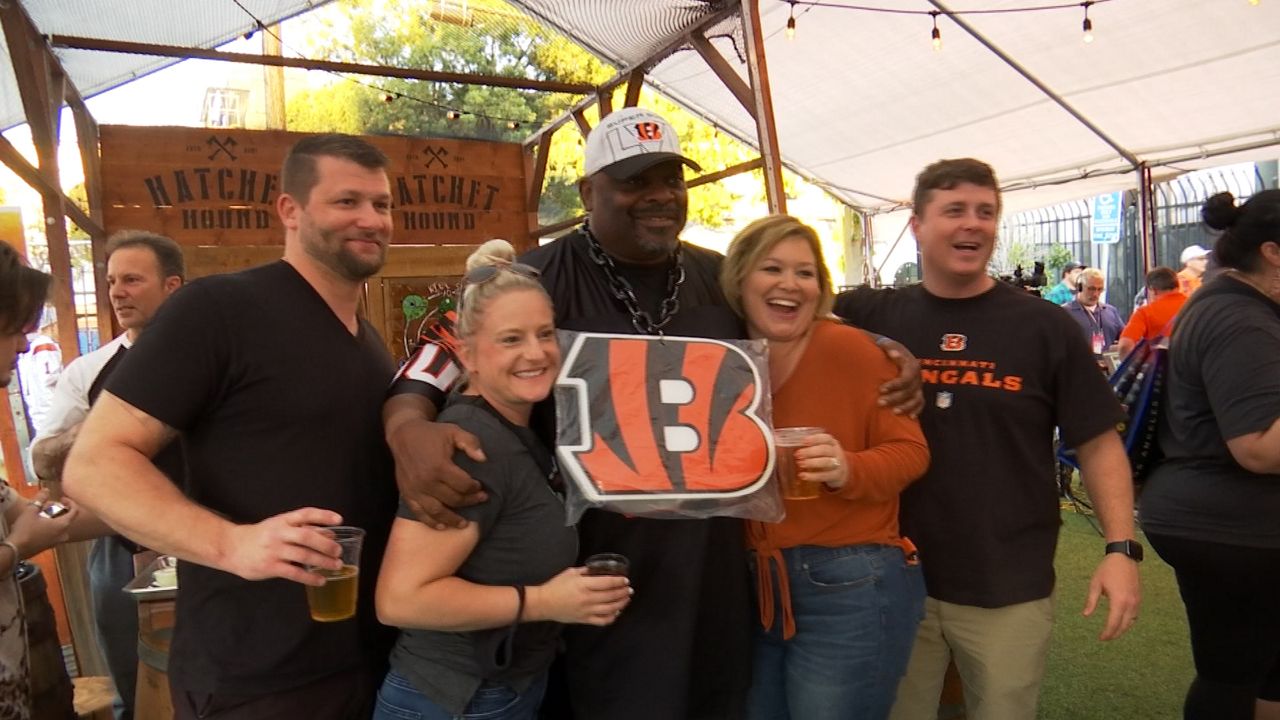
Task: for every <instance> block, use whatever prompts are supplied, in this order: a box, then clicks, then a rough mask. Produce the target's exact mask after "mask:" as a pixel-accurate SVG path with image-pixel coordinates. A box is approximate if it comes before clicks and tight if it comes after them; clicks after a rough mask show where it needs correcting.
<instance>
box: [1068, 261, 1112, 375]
mask: <svg viewBox="0 0 1280 720" xmlns="http://www.w3.org/2000/svg"><path fill="white" fill-rule="evenodd" d="M1106 287H1107V281H1106V279H1105V278H1103V276H1102V271H1101V270H1099V269H1097V268H1085V269H1084V270H1081V271H1080V276H1079V277H1078V278H1076V292H1077V295H1076V299H1075V300H1072V301H1071V302H1069V303H1067V304H1066V305H1063V306H1062V307H1063V309H1065V310H1066V311H1067V313H1068V314H1070V315H1071V318H1072V319H1073V320H1075V321H1076V324H1077V325H1079V326H1080V329H1081V330H1082V331H1083V332H1084V338H1085V340H1087V341H1088V342H1089V347H1090V348H1091V349H1092V350H1093V354H1094V356H1101V355H1102V353H1103V352H1105V351H1106V349H1107V348H1109V347H1111V346H1112V345H1114V344H1115V343H1116V341H1117V340H1119V339H1120V333H1121V332H1122V331H1123V330H1124V318H1122V317H1120V311H1119V310H1117V309H1116V306H1115V305H1111V304H1109V303H1105V302H1103V301H1102V291H1103V290H1105V289H1106Z"/></svg>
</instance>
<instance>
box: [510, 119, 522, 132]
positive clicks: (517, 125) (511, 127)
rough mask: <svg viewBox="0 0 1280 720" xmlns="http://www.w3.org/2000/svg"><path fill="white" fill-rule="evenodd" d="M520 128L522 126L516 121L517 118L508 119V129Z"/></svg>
mask: <svg viewBox="0 0 1280 720" xmlns="http://www.w3.org/2000/svg"><path fill="white" fill-rule="evenodd" d="M519 128H520V123H518V122H516V121H515V120H508V121H507V129H508V130H518V129H519Z"/></svg>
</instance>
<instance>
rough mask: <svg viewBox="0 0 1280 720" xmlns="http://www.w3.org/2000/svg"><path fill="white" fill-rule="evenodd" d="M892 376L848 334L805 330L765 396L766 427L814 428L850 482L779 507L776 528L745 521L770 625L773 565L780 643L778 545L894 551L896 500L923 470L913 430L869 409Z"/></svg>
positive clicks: (826, 326)
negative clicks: (830, 442) (791, 365)
mask: <svg viewBox="0 0 1280 720" xmlns="http://www.w3.org/2000/svg"><path fill="white" fill-rule="evenodd" d="M897 374H898V368H897V366H896V365H894V364H893V362H892V361H890V360H889V359H888V358H887V357H885V354H884V352H882V351H881V350H880V348H878V347H876V345H875V343H873V342H872V341H871V339H870V338H869V337H868V336H867V335H866V333H864V332H862V331H861V330H857V329H855V328H851V327H848V326H846V325H842V324H839V323H835V322H829V321H818V322H815V323H814V327H813V335H812V337H811V338H810V339H809V345H808V347H806V348H805V351H804V355H803V356H802V357H801V358H800V362H799V363H798V364H797V365H796V368H795V371H794V372H792V374H791V377H790V378H788V379H787V381H786V382H785V383H784V384H783V385H782V386H781V387H776V388H774V389H773V425H774V427H796V426H817V427H821V428H823V429H825V430H826V431H827V432H828V433H830V434H831V435H833V436H834V437H835V438H836V439H837V440H839V441H840V445H841V447H842V448H843V449H844V459H845V465H846V467H848V468H849V480H848V482H847V483H845V485H844V487H842V488H841V489H840V490H838V491H826V492H823V493H822V495H821V496H820V497H818V498H816V499H813V500H794V501H792V500H787V501H785V502H786V508H787V517H786V519H785V520H783V521H782V522H780V523H761V522H750V523H748V524H747V535H748V544H749V546H750V547H751V549H752V550H754V551H755V553H756V560H757V574H758V576H759V583H758V584H759V588H760V620H761V622H762V623H764V626H765V627H770V626H772V625H773V584H772V578H771V573H770V572H769V566H770V562H769V561H770V560H772V561H773V562H774V563H777V566H778V578H779V584H780V585H781V586H782V587H781V588H780V590H781V592H780V593H779V595H780V596H781V597H782V603H783V607H782V612H783V623H784V631H783V632H784V636H785V637H790V636H791V635H793V634H794V633H795V620H794V618H793V617H792V614H791V602H790V595H791V593H790V588H789V586H788V583H787V571H786V567H785V564H784V563H783V559H782V554H781V552H779V551H780V550H781V549H782V548H790V547H795V546H797V545H819V546H824V547H838V546H842V545H863V544H877V545H898V546H901V547H903V548H904V550H909V549H910V548H911V547H912V546H911V544H910V541H909V540H906V539H905V538H902V537H901V536H899V534H898V495H899V493H901V492H902V490H903V488H905V487H906V486H907V485H909V484H910V483H911V482H912V481H913V480H915V479H916V478H919V477H920V476H921V475H923V474H924V471H925V470H926V469H927V468H928V466H929V449H928V446H927V445H925V440H924V434H923V433H922V432H921V430H920V423H918V422H916V421H915V420H911V419H908V418H906V417H903V416H901V415H895V414H893V411H891V410H889V409H887V408H881V407H879V406H877V405H876V400H877V399H878V398H879V394H880V391H879V388H880V385H881V384H883V383H884V382H885V381H887V380H891V379H893V378H894V377H896V376H897Z"/></svg>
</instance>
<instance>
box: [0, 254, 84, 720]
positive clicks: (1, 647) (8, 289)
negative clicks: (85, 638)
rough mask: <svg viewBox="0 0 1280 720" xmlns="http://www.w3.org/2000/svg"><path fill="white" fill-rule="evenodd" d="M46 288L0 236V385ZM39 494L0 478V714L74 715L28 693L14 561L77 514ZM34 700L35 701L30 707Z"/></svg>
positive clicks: (66, 706) (44, 278) (44, 543)
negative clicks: (54, 512)
mask: <svg viewBox="0 0 1280 720" xmlns="http://www.w3.org/2000/svg"><path fill="white" fill-rule="evenodd" d="M48 289H49V276H48V275H45V274H44V273H42V272H40V271H38V270H34V269H32V268H30V267H28V266H27V264H26V262H25V261H24V260H23V259H22V256H21V255H19V254H18V253H17V251H16V250H14V249H13V248H12V247H10V246H9V245H7V244H6V243H4V242H0V389H3V388H5V387H7V386H8V385H9V381H10V380H12V379H13V369H14V367H15V366H16V365H17V362H18V356H19V355H21V354H22V353H24V352H26V350H27V333H28V332H31V331H32V330H33V329H34V326H35V323H36V322H37V320H38V318H39V317H40V310H41V309H42V308H43V306H44V299H45V294H46V293H47V292H48ZM45 498H46V495H45V494H44V493H41V494H40V495H38V496H36V499H35V500H30V501H28V500H27V499H25V498H23V497H22V496H20V495H18V493H16V492H14V490H13V488H11V487H9V483H7V482H5V481H4V480H3V479H2V478H0V717H4V718H18V719H19V720H26V719H27V718H63V717H74V716H75V713H74V712H73V711H72V708H71V702H70V701H71V698H70V697H65V698H48V697H42V698H35V697H33V696H32V693H31V680H32V678H31V667H30V663H29V662H28V657H27V650H28V647H27V644H28V638H27V626H26V622H25V620H24V617H23V607H22V593H21V590H20V588H19V587H18V577H17V575H16V571H17V569H18V563H19V562H20V561H22V560H25V559H26V558H29V557H31V556H33V555H35V554H36V553H39V552H42V551H44V550H45V549H47V548H50V547H52V546H53V545H55V544H57V543H59V542H62V541H64V540H67V539H69V535H68V533H69V531H70V530H71V523H72V521H74V520H76V518H77V517H78V516H79V511H78V510H77V509H76V508H75V506H74V504H72V503H71V502H70V501H65V503H64V506H66V507H69V508H71V510H70V512H66V513H64V514H62V515H60V516H58V517H45V516H44V515H42V514H41V513H40V509H41V507H42V506H43V505H44V500H45ZM34 702H40V703H41V705H40V706H39V707H36V706H34V705H33V703H34ZM48 703H53V704H48Z"/></svg>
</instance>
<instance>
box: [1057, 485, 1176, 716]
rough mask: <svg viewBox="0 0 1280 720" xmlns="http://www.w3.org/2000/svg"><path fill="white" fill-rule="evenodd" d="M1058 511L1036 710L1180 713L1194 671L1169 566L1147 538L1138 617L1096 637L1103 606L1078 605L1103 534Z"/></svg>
mask: <svg viewBox="0 0 1280 720" xmlns="http://www.w3.org/2000/svg"><path fill="white" fill-rule="evenodd" d="M1062 519H1063V526H1062V535H1061V539H1060V540H1059V543H1058V556H1057V561H1056V565H1057V570H1058V586H1057V587H1058V590H1057V600H1058V603H1057V622H1056V624H1055V627H1054V631H1053V646H1052V649H1051V650H1050V652H1049V667H1048V672H1047V675H1046V677H1045V683H1044V689H1043V691H1042V692H1041V695H1040V713H1039V718H1042V719H1043V720H1148V719H1149V720H1178V719H1179V718H1181V717H1182V698H1183V695H1184V694H1185V692H1186V689H1187V685H1188V684H1189V683H1190V682H1191V678H1192V676H1193V674H1194V671H1193V668H1192V664H1191V646H1190V644H1189V641H1188V639H1187V621H1186V615H1185V614H1184V612H1183V608H1182V600H1181V598H1179V597H1178V586H1177V583H1176V581H1175V580H1174V577H1173V570H1172V569H1171V568H1170V567H1169V566H1168V565H1166V564H1165V563H1164V561H1162V560H1161V559H1160V558H1159V557H1158V556H1156V554H1155V553H1154V552H1152V551H1151V548H1150V545H1147V555H1146V561H1145V562H1143V563H1142V598H1143V601H1142V611H1141V615H1140V617H1139V619H1138V622H1137V624H1136V625H1135V626H1134V628H1133V629H1132V630H1131V631H1129V632H1128V633H1127V634H1125V635H1124V636H1123V637H1121V638H1119V639H1118V640H1112V641H1110V642H1106V643H1103V642H1099V641H1098V633H1099V632H1100V631H1101V629H1102V621H1103V618H1102V617H1101V613H1104V612H1105V611H1106V608H1105V607H1099V608H1098V610H1097V611H1096V612H1095V613H1094V617H1089V618H1086V617H1082V616H1081V615H1080V610H1081V608H1083V607H1084V601H1085V597H1086V595H1087V593H1088V589H1089V578H1090V576H1091V575H1092V574H1093V570H1094V568H1095V567H1096V566H1097V563H1098V560H1099V558H1100V557H1101V556H1102V545H1103V542H1102V538H1100V537H1098V535H1097V533H1096V532H1094V530H1093V528H1091V527H1090V526H1089V524H1088V522H1087V521H1086V519H1085V518H1084V517H1083V516H1081V515H1079V514H1077V513H1076V512H1074V511H1072V510H1063V511H1062ZM1139 539H1140V540H1143V541H1144V542H1143V544H1144V545H1145V544H1146V542H1145V538H1142V537H1139Z"/></svg>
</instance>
